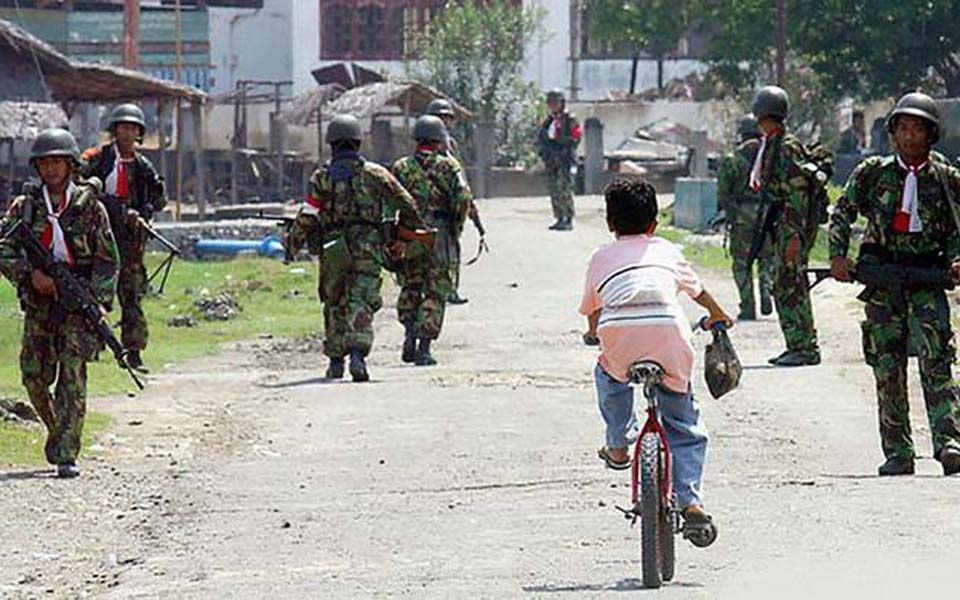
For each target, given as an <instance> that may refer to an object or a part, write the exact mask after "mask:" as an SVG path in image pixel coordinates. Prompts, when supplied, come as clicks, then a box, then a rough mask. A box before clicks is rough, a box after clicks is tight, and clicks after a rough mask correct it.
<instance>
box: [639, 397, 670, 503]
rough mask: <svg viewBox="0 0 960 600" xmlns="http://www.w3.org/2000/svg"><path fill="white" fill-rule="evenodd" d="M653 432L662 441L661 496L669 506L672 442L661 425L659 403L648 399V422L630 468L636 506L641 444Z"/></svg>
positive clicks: (644, 426) (642, 431)
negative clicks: (658, 413)
mask: <svg viewBox="0 0 960 600" xmlns="http://www.w3.org/2000/svg"><path fill="white" fill-rule="evenodd" d="M654 393H655V392H654ZM651 432H652V433H655V434H656V435H657V437H658V438H659V439H660V448H661V451H662V452H663V469H662V471H661V474H660V475H661V480H660V496H661V498H662V500H663V504H662V506H669V501H670V495H671V494H672V493H673V480H672V477H671V475H670V474H671V460H672V457H671V456H670V442H669V441H667V432H666V431H665V430H664V429H663V425H661V424H660V419H659V418H658V417H657V402H656V399H655V398H648V399H647V421H646V422H645V423H644V424H643V429H641V430H640V435H639V437H637V444H636V446H635V447H634V449H633V464H632V465H631V467H630V494H631V501H632V502H633V504H634V506H636V504H637V502H639V501H640V451H641V448H640V447H641V445H642V444H641V443H640V442H641V440H643V436H644V435H646V434H648V433H651Z"/></svg>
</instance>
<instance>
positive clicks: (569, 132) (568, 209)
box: [537, 111, 582, 222]
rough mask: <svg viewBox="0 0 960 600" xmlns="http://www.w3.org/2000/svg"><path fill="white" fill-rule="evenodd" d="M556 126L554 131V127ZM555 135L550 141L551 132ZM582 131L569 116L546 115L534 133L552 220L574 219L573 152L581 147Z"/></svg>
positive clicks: (568, 114) (564, 113)
mask: <svg viewBox="0 0 960 600" xmlns="http://www.w3.org/2000/svg"><path fill="white" fill-rule="evenodd" d="M554 121H556V122H557V126H556V128H554V127H553V123H554ZM551 130H554V131H555V132H556V133H555V135H554V136H553V137H551V135H550V132H551ZM581 136H582V129H581V127H580V124H579V123H578V122H577V119H576V117H574V116H573V115H572V114H570V113H569V112H566V111H563V112H561V113H559V114H550V115H547V118H546V119H544V120H543V122H542V123H541V124H540V129H539V131H538V133H537V143H538V145H539V153H540V158H542V159H543V164H544V166H545V167H546V177H547V190H548V192H549V194H550V203H551V205H552V207H553V216H554V218H556V219H557V220H558V221H567V222H570V221H572V220H573V216H574V205H573V176H572V175H571V174H570V168H571V167H572V166H573V164H574V160H575V158H574V150H575V149H576V147H577V146H578V145H579V144H580V138H581Z"/></svg>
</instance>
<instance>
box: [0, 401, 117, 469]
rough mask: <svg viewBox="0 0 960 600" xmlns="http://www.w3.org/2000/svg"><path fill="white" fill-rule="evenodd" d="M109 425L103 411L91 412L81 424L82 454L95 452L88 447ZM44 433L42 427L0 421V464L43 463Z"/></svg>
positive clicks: (88, 454) (108, 418) (107, 417)
mask: <svg viewBox="0 0 960 600" xmlns="http://www.w3.org/2000/svg"><path fill="white" fill-rule="evenodd" d="M109 427H110V417H109V416H108V415H105V414H103V413H91V414H89V415H87V420H86V422H85V423H84V426H83V450H82V451H81V454H82V456H90V455H92V454H96V452H95V451H94V450H91V449H90V447H91V445H92V444H93V440H94V439H95V438H96V436H97V435H98V434H100V433H102V432H104V431H106V430H107V429H108V428H109ZM45 440H46V433H44V431H43V427H40V426H37V427H21V426H19V425H13V424H10V423H3V422H0V464H9V465H40V464H45V461H44V458H43V444H44V441H45Z"/></svg>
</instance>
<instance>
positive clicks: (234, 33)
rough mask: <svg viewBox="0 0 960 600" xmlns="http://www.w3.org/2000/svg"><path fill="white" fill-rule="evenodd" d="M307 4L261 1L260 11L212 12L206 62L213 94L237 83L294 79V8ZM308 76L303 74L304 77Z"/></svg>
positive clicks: (301, 0)
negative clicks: (209, 60)
mask: <svg viewBox="0 0 960 600" xmlns="http://www.w3.org/2000/svg"><path fill="white" fill-rule="evenodd" d="M306 4H309V5H313V6H314V7H316V6H317V4H316V3H315V2H313V1H307V0H264V3H263V8H262V9H260V10H252V9H242V8H213V7H211V8H210V9H208V10H209V16H210V59H211V61H212V62H213V65H214V67H213V76H214V82H215V83H214V86H213V87H212V90H211V91H212V92H213V93H214V94H222V93H225V92H229V91H231V90H233V89H234V87H235V83H236V81H237V80H239V79H272V80H285V79H291V78H292V77H293V75H294V52H293V48H294V45H295V43H294V41H293V40H294V36H293V31H292V25H291V23H292V22H293V21H292V16H293V15H292V12H293V10H294V5H296V7H297V8H299V7H301V6H302V5H306ZM309 76H310V73H309V72H308V73H307V77H309Z"/></svg>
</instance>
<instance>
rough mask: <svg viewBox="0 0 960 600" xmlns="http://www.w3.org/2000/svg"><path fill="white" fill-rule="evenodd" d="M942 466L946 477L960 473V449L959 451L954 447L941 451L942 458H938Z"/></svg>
mask: <svg viewBox="0 0 960 600" xmlns="http://www.w3.org/2000/svg"><path fill="white" fill-rule="evenodd" d="M938 460H939V461H940V465H941V466H942V467H943V474H944V475H946V476H948V477H949V476H950V475H956V474H957V473H960V449H957V448H955V447H953V446H947V447H946V448H944V449H943V450H941V451H940V456H939V458H938Z"/></svg>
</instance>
